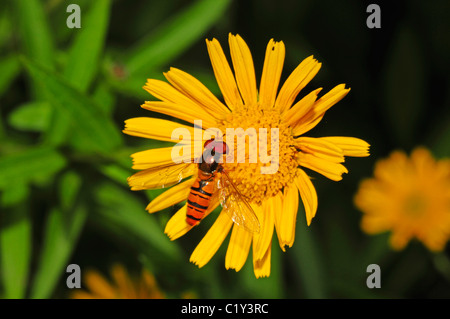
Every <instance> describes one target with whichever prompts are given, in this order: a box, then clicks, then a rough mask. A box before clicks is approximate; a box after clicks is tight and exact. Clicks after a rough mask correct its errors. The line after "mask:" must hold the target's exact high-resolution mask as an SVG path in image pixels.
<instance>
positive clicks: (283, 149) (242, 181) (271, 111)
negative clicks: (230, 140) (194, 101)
mask: <svg viewBox="0 0 450 319" xmlns="http://www.w3.org/2000/svg"><path fill="white" fill-rule="evenodd" d="M219 128H220V129H221V130H222V132H226V128H234V129H235V130H237V129H238V128H242V129H243V131H244V132H248V136H246V139H245V154H246V157H245V163H237V155H238V149H237V138H235V143H234V160H232V162H230V163H227V162H225V163H224V168H225V170H226V171H227V172H228V175H229V176H230V178H231V179H232V181H233V182H234V184H235V185H236V187H237V189H238V190H239V191H240V192H241V193H242V194H245V197H246V198H247V200H248V201H249V202H250V203H255V204H261V203H262V202H263V201H264V200H266V199H267V198H270V197H272V196H275V195H276V194H278V193H279V192H280V191H281V190H282V189H283V187H285V186H286V185H288V184H290V183H292V182H293V180H294V178H295V176H296V173H297V170H296V168H297V166H298V164H297V162H296V160H295V158H296V154H297V151H296V149H295V148H294V147H293V141H294V138H293V136H292V134H291V128H290V127H289V125H288V124H287V123H284V122H282V120H281V115H280V111H279V110H278V109H277V108H273V107H266V108H264V107H262V106H261V105H251V106H246V107H243V108H240V109H237V110H235V111H234V112H233V113H231V114H229V116H228V117H227V118H226V119H225V120H224V121H223V122H222V124H220V125H219ZM249 128H254V129H255V132H256V135H257V136H256V138H255V137H254V136H253V134H252V130H247V129H249ZM260 128H265V129H267V148H266V149H267V155H268V156H269V157H271V156H272V155H274V156H273V157H272V158H271V159H270V161H271V162H273V163H272V165H275V163H277V164H278V165H279V166H278V171H277V172H276V173H274V174H262V173H261V167H263V166H269V165H271V162H270V161H267V160H264V162H262V161H261V158H260V156H259V155H260V154H259V150H258V145H254V142H255V141H256V142H257V143H259V138H260V136H259V134H260V131H259V129H260ZM272 128H278V132H279V134H278V138H277V137H276V136H272V134H271V129H272ZM261 133H262V132H261ZM224 141H226V137H224ZM272 143H278V145H279V156H276V154H272V152H271V147H272ZM229 147H231V145H229ZM250 152H256V154H257V155H258V156H257V162H256V163H249V153H250ZM264 155H265V154H263V156H264Z"/></svg>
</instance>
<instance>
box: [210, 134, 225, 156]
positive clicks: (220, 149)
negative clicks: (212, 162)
mask: <svg viewBox="0 0 450 319" xmlns="http://www.w3.org/2000/svg"><path fill="white" fill-rule="evenodd" d="M204 148H205V150H209V151H210V152H211V154H212V155H213V156H214V155H215V154H216V153H218V154H220V155H223V154H225V155H226V154H228V145H227V143H225V142H223V141H216V140H215V139H213V138H212V139H210V140H207V141H206V142H205V144H204Z"/></svg>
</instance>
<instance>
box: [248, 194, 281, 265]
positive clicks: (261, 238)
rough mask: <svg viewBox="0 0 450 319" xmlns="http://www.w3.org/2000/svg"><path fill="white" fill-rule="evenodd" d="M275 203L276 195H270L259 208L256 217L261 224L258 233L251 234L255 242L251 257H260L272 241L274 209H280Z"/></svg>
mask: <svg viewBox="0 0 450 319" xmlns="http://www.w3.org/2000/svg"><path fill="white" fill-rule="evenodd" d="M276 204H277V199H276V196H272V197H270V198H268V199H267V200H266V201H265V202H264V203H263V205H262V207H261V209H260V214H259V215H258V219H259V222H260V224H261V229H260V231H259V234H256V235H254V236H253V238H254V240H255V243H256V244H255V245H254V251H253V258H256V259H262V258H263V257H264V255H265V253H266V251H267V249H268V247H269V246H270V245H271V243H272V236H273V228H274V224H275V211H276V210H278V209H280V207H279V206H278V207H277V206H276Z"/></svg>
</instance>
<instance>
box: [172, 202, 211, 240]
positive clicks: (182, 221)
mask: <svg viewBox="0 0 450 319" xmlns="http://www.w3.org/2000/svg"><path fill="white" fill-rule="evenodd" d="M217 206H219V200H218V199H217V198H216V199H211V203H210V204H209V207H208V209H207V210H206V212H205V216H204V217H203V219H204V218H206V216H208V215H209V214H210V213H211V212H212V211H214V210H215V209H216V208H217ZM186 210H187V204H186V205H184V206H183V207H181V208H180V209H179V210H178V211H177V212H176V213H175V214H174V215H173V216H172V217H171V218H170V219H169V221H168V222H167V224H166V228H165V229H164V233H165V234H167V236H169V238H170V240H175V239H177V238H180V237H181V236H183V235H184V234H186V233H187V232H188V231H190V230H191V229H192V228H193V227H194V226H191V225H189V224H188V223H187V222H186Z"/></svg>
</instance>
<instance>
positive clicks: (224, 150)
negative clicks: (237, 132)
mask: <svg viewBox="0 0 450 319" xmlns="http://www.w3.org/2000/svg"><path fill="white" fill-rule="evenodd" d="M226 154H228V145H227V144H226V143H225V142H223V141H216V140H215V139H210V140H207V141H206V142H205V144H204V150H203V155H202V162H201V163H200V165H199V168H200V170H202V171H203V172H209V173H214V172H215V171H216V170H217V169H218V167H219V163H222V157H223V155H226Z"/></svg>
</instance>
